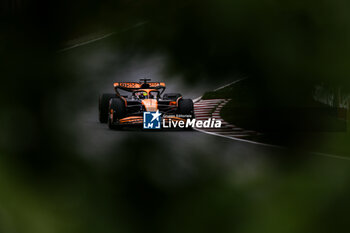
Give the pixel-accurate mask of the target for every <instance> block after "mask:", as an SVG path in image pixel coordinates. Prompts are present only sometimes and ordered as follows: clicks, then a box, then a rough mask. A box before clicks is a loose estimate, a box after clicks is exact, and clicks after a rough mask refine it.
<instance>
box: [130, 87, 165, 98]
mask: <svg viewBox="0 0 350 233" xmlns="http://www.w3.org/2000/svg"><path fill="white" fill-rule="evenodd" d="M132 97H133V98H134V99H158V98H159V91H157V90H147V89H146V90H137V91H134V92H133V93H132Z"/></svg>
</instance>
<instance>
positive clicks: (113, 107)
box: [108, 98, 126, 129]
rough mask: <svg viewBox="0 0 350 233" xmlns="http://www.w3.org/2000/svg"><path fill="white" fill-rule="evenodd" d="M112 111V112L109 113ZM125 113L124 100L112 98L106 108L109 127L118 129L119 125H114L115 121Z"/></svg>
mask: <svg viewBox="0 0 350 233" xmlns="http://www.w3.org/2000/svg"><path fill="white" fill-rule="evenodd" d="M112 111H113V113H111V112H112ZM125 115H126V107H125V102H124V101H123V100H122V99H120V98H112V99H110V101H109V108H108V127H109V128H110V129H120V128H121V126H120V125H116V124H115V122H116V121H117V120H119V119H122V118H124V117H125Z"/></svg>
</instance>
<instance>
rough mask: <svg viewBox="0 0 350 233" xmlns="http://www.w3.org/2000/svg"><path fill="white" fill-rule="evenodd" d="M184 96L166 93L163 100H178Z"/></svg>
mask: <svg viewBox="0 0 350 233" xmlns="http://www.w3.org/2000/svg"><path fill="white" fill-rule="evenodd" d="M181 96H182V95H181V94H180V93H165V94H164V95H163V99H168V100H174V101H175V100H177V99H178V98H179V97H181Z"/></svg>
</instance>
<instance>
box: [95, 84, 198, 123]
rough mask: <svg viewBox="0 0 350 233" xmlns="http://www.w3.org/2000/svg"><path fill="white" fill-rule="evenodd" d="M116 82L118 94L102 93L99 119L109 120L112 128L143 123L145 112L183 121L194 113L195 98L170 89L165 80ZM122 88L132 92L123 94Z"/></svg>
mask: <svg viewBox="0 0 350 233" xmlns="http://www.w3.org/2000/svg"><path fill="white" fill-rule="evenodd" d="M150 81H151V80H150V79H140V81H139V82H116V83H114V90H115V93H114V94H102V95H101V96H100V98H99V120H100V122H101V123H108V126H109V128H110V129H120V128H121V127H123V126H142V125H143V123H144V121H143V120H144V119H143V115H144V114H143V113H144V112H157V113H158V114H162V118H163V120H166V121H169V120H171V121H183V120H186V119H188V118H191V119H192V118H193V117H194V110H193V101H192V100H191V99H184V98H183V97H182V95H181V94H179V93H167V94H163V93H164V91H165V83H164V82H150ZM119 90H123V91H125V92H126V93H127V94H128V95H121V94H120V93H119Z"/></svg>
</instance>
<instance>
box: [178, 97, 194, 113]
mask: <svg viewBox="0 0 350 233" xmlns="http://www.w3.org/2000/svg"><path fill="white" fill-rule="evenodd" d="M178 113H179V114H182V115H191V118H193V117H194V107H193V101H192V100H191V99H180V100H179V102H178Z"/></svg>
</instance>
